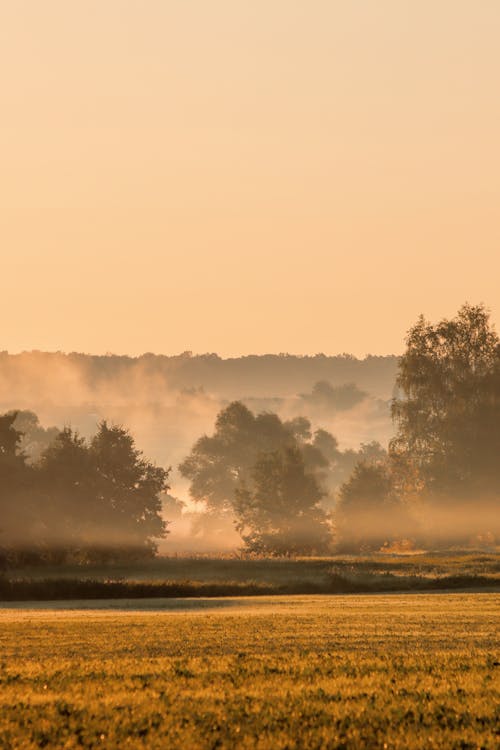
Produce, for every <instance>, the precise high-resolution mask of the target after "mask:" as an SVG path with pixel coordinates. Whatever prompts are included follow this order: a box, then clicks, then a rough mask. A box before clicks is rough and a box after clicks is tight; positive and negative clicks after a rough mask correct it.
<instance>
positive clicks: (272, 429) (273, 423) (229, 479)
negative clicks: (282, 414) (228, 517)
mask: <svg viewBox="0 0 500 750" xmlns="http://www.w3.org/2000/svg"><path fill="white" fill-rule="evenodd" d="M297 427H298V423H297V422H296V421H294V422H293V424H292V425H291V426H290V427H288V426H287V425H286V424H285V423H283V422H282V421H281V420H280V418H279V417H278V416H277V414H272V413H270V412H263V413H262V414H257V415H254V414H253V413H252V412H251V411H250V409H248V408H247V407H246V406H245V405H244V404H242V403H241V402H239V401H234V402H233V403H231V404H230V405H229V406H227V407H226V408H225V409H223V410H222V411H221V412H219V414H218V416H217V420H216V423H215V432H214V434H213V435H212V436H210V437H209V436H207V435H204V436H203V437H201V438H200V439H199V440H197V442H196V443H195V445H194V446H193V449H192V451H191V453H190V455H189V456H188V457H187V458H186V459H185V460H184V461H183V462H182V463H181V465H180V466H179V470H180V472H181V474H182V476H183V477H185V478H186V479H189V480H190V482H191V486H190V494H191V497H192V498H193V499H194V500H196V501H204V502H205V503H206V507H207V510H208V512H212V513H213V512H215V513H227V512H231V509H232V505H233V500H234V491H235V489H236V487H237V486H239V484H240V483H241V482H242V481H245V480H248V478H249V475H250V470H251V468H252V466H253V465H254V463H255V461H256V459H257V456H258V455H259V453H261V452H269V451H273V450H277V449H280V448H282V447H285V446H290V447H292V446H295V445H296V444H297V440H296V434H297V433H296V430H297ZM300 430H301V431H303V430H304V425H303V424H302V423H301V424H300ZM294 432H295V434H294Z"/></svg>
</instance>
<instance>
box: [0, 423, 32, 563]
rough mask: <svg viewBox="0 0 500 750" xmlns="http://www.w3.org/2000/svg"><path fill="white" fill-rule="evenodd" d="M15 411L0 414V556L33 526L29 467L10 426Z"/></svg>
mask: <svg viewBox="0 0 500 750" xmlns="http://www.w3.org/2000/svg"><path fill="white" fill-rule="evenodd" d="M16 416H17V412H14V411H13V412H8V413H7V414H3V415H1V416H0V560H2V561H3V562H5V560H6V558H7V556H8V554H9V550H10V549H11V548H12V546H13V545H15V544H18V543H19V542H20V541H21V540H22V538H23V537H24V536H25V535H26V534H29V533H30V531H31V529H32V526H33V507H32V497H31V471H30V469H29V467H28V466H27V464H26V456H25V455H24V453H23V452H22V450H21V448H20V445H21V441H22V433H21V431H20V430H17V429H16V428H15V427H14V423H15V421H16Z"/></svg>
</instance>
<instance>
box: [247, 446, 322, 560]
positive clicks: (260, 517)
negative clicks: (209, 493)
mask: <svg viewBox="0 0 500 750" xmlns="http://www.w3.org/2000/svg"><path fill="white" fill-rule="evenodd" d="M235 495H236V500H235V505H234V509H235V514H236V528H237V530H238V532H239V533H240V534H241V537H242V539H243V541H244V543H245V548H246V550H247V551H249V552H255V553H259V554H271V555H283V554H298V555H300V554H311V553H318V554H320V553H323V552H326V551H327V550H328V548H329V544H330V529H329V526H328V519H327V516H326V514H325V513H324V511H323V510H322V509H321V508H320V507H319V501H320V500H321V498H322V496H323V492H322V490H321V488H320V486H319V484H318V481H317V480H316V478H315V477H314V475H313V474H312V473H310V472H308V471H307V469H306V466H305V463H304V458H303V456H302V453H301V451H300V450H299V449H298V448H297V447H286V448H284V449H281V450H276V451H273V452H271V453H265V454H262V455H261V456H260V457H259V458H258V459H257V461H256V463H255V465H254V467H253V469H252V471H251V486H250V487H241V488H239V489H237V490H236V493H235Z"/></svg>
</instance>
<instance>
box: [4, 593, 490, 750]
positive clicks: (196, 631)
mask: <svg viewBox="0 0 500 750" xmlns="http://www.w3.org/2000/svg"><path fill="white" fill-rule="evenodd" d="M499 605H500V596H499V595H498V594H495V593H446V594H444V593H433V594H429V593H415V594H378V595H348V596H342V595H339V596H273V597H266V596H260V597H257V598H252V597H240V598H232V599H231V598H212V599H189V600H180V599H150V600H144V601H142V602H138V601H137V600H127V601H122V602H120V603H118V602H116V601H113V602H106V601H101V602H99V603H96V602H84V603H78V602H64V603H49V602H46V603H44V604H43V605H38V606H37V608H34V607H35V605H33V604H29V603H23V604H17V605H15V604H8V603H3V604H2V605H1V608H0V652H1V657H0V659H1V672H0V704H1V705H0V747H1V748H9V749H10V748H16V750H28V749H30V750H31V749H32V748H77V747H78V748H81V747H83V748H109V749H110V750H118V748H148V749H149V748H151V749H152V750H155V749H157V748H158V749H159V748H162V749H164V748H172V749H173V750H175V749H176V748H182V749H183V750H205V749H206V750H215V749H216V748H217V749H219V750H224V749H226V750H228V749H229V748H242V749H243V750H245V749H248V750H249V749H250V748H252V749H255V750H271V749H272V750H285V749H286V750H295V749H296V750H299V749H304V750H306V749H307V750H315V749H318V750H319V749H320V748H321V749H323V750H327V749H328V750H333V749H334V748H336V749H337V750H341V749H344V750H351V749H352V750H355V749H357V748H365V747H366V748H381V749H384V750H385V749H386V748H411V749H416V748H422V750H423V749H424V748H425V750H430V749H432V748H456V749H457V750H458V749H459V748H460V749H461V750H468V749H470V750H472V749H473V748H484V749H485V750H493V749H494V748H497V747H498V741H499V733H500V713H499V698H500V696H499V692H498V687H499V680H498V674H499V671H500V661H499V654H498V645H499V643H498V632H499V625H500V622H499V620H500V606H499ZM85 607H86V608H85ZM117 607H119V609H117Z"/></svg>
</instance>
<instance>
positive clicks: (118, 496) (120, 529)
mask: <svg viewBox="0 0 500 750" xmlns="http://www.w3.org/2000/svg"><path fill="white" fill-rule="evenodd" d="M89 453H90V458H91V463H92V467H93V471H94V475H95V489H96V493H95V498H96V501H97V503H100V504H101V507H102V508H103V510H104V512H103V515H104V522H105V523H106V521H107V532H108V533H107V539H109V540H110V541H111V543H113V542H114V546H115V547H120V546H121V547H122V548H123V551H124V553H127V552H128V554H136V555H137V554H141V552H143V553H144V554H146V555H148V554H151V553H154V552H155V551H156V543H155V541H154V540H155V539H158V538H162V537H165V536H166V534H167V527H166V523H165V521H164V520H163V518H162V516H161V511H162V495H163V494H164V493H166V492H167V490H168V489H169V485H168V483H167V480H168V474H169V471H168V470H165V469H163V468H161V467H160V466H155V465H154V464H152V463H151V462H149V461H147V460H146V459H145V458H144V456H143V454H142V453H141V451H139V450H137V448H136V447H135V443H134V439H133V437H132V436H131V435H130V433H129V432H128V431H127V430H124V429H123V428H122V427H117V426H112V427H110V426H108V424H107V423H106V422H105V421H103V422H101V423H100V425H99V429H98V431H97V433H96V435H95V436H94V437H93V438H92V441H91V443H90V450H89Z"/></svg>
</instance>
